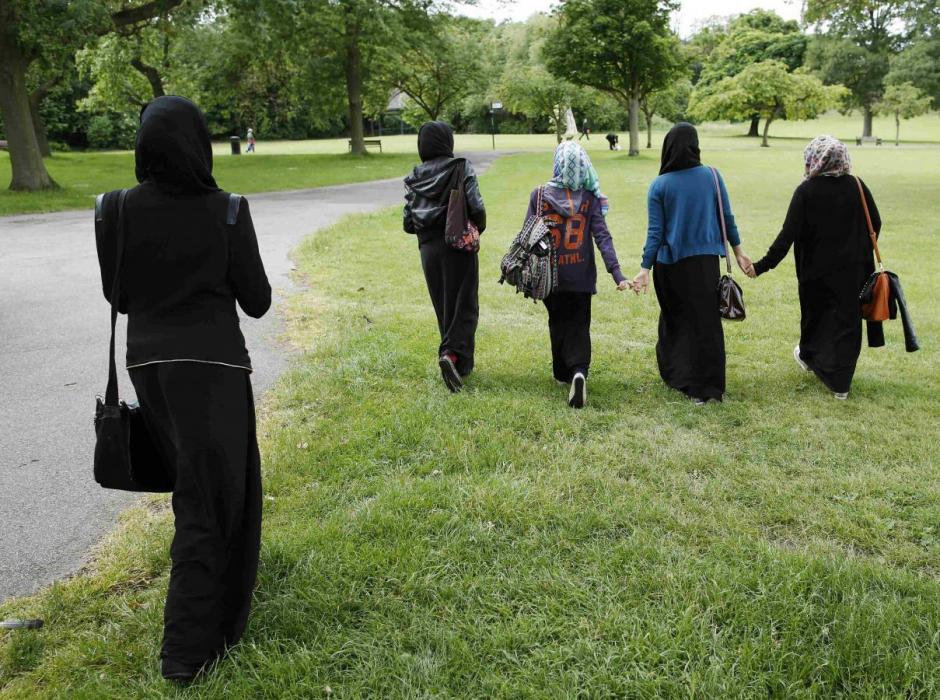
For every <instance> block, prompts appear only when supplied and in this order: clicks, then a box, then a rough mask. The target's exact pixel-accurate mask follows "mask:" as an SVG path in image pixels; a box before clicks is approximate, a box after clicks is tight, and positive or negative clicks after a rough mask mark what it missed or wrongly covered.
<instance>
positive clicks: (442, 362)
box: [437, 352, 463, 394]
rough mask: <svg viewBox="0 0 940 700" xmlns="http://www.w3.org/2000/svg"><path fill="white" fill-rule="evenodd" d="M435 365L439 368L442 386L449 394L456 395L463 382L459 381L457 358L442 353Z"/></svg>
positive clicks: (450, 354)
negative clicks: (448, 390) (442, 379)
mask: <svg viewBox="0 0 940 700" xmlns="http://www.w3.org/2000/svg"><path fill="white" fill-rule="evenodd" d="M437 364H438V366H439V367H440V368H441V377H443V378H444V384H445V385H446V386H447V388H448V389H450V391H451V393H454V394H456V393H457V392H458V391H460V390H461V389H462V388H463V380H461V379H460V372H458V371H457V356H456V355H454V354H453V353H451V352H445V353H442V354H441V356H440V357H439V358H438V360H437Z"/></svg>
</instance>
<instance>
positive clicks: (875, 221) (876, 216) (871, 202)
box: [859, 178, 881, 238]
mask: <svg viewBox="0 0 940 700" xmlns="http://www.w3.org/2000/svg"><path fill="white" fill-rule="evenodd" d="M859 182H861V183H862V189H863V190H864V191H865V199H866V200H868V213H869V214H871V225H872V228H874V229H875V235H876V236H877V237H879V238H880V237H881V214H880V213H879V212H878V205H877V204H875V198H874V197H872V196H871V190H869V189H868V185H866V184H865V183H864V182H862V180H861V178H859Z"/></svg>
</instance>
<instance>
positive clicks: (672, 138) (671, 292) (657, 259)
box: [633, 122, 751, 405]
mask: <svg viewBox="0 0 940 700" xmlns="http://www.w3.org/2000/svg"><path fill="white" fill-rule="evenodd" d="M719 196H720V197H721V202H722V206H721V209H720V208H719V205H718V197H719ZM648 209H649V226H648V229H647V238H646V245H645V247H644V249H643V261H642V263H641V269H640V272H639V274H638V275H637V276H636V277H635V278H634V280H633V289H634V291H635V292H636V293H637V294H639V293H641V292H646V290H647V289H648V287H649V273H650V270H651V269H652V270H653V284H654V287H655V290H656V299H657V300H658V301H659V310H660V314H659V340H658V342H657V343H656V360H657V363H658V365H659V373H660V376H661V377H662V378H663V381H664V382H665V383H666V384H667V385H668V386H670V387H672V388H673V389H676V390H678V391H681V392H682V393H684V394H685V395H686V396H688V397H689V398H690V399H691V400H692V401H693V402H694V403H695V404H697V405H702V404H705V403H706V402H708V401H721V400H722V397H723V395H724V392H725V337H724V330H723V329H722V327H721V316H720V314H719V311H718V280H719V276H720V268H719V265H720V261H721V258H722V257H724V256H725V255H726V254H727V248H726V246H725V242H724V236H723V235H722V229H721V220H720V218H719V217H720V214H719V212H720V210H723V212H724V223H725V226H726V228H727V231H728V241H729V243H730V244H731V247H732V248H733V250H734V254H735V257H736V258H737V261H738V265H739V266H740V267H741V269H742V270H745V271H746V270H748V269H750V266H751V260H750V258H748V256H747V255H746V254H745V253H744V251H743V250H742V249H741V238H740V236H739V235H738V229H737V226H736V225H735V223H734V215H733V214H732V213H731V201H730V200H729V198H728V191H727V189H725V184H724V181H723V180H722V179H721V175H720V174H719V173H718V171H717V170H714V171H713V169H712V168H708V167H705V166H703V165H702V162H701V158H700V153H699V146H698V133H697V132H696V131H695V127H694V126H692V125H691V124H687V123H684V122H682V123H679V124H676V125H675V126H674V127H673V128H672V129H670V131H669V133H668V134H666V139H665V141H664V142H663V151H662V159H661V166H660V170H659V177H657V178H656V179H655V180H654V181H653V183H652V185H650V191H649V196H648Z"/></svg>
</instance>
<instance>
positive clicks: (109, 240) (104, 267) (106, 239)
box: [95, 192, 118, 304]
mask: <svg viewBox="0 0 940 700" xmlns="http://www.w3.org/2000/svg"><path fill="white" fill-rule="evenodd" d="M114 195H115V193H114V192H108V193H107V194H103V195H101V196H100V197H99V198H98V199H96V200H95V245H96V247H97V248H98V267H99V268H100V270H101V291H102V292H103V293H104V298H105V299H107V301H108V303H109V304H110V303H111V286H112V285H113V284H114V269H115V266H116V265H117V236H116V234H117V221H116V219H117V201H118V198H117V197H116V196H114Z"/></svg>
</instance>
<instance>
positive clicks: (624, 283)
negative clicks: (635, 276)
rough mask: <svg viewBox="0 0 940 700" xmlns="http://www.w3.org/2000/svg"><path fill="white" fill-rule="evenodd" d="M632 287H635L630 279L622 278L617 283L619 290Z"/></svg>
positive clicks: (622, 290)
mask: <svg viewBox="0 0 940 700" xmlns="http://www.w3.org/2000/svg"><path fill="white" fill-rule="evenodd" d="M632 288H633V283H632V282H631V281H630V280H621V281H620V282H618V283H617V291H618V292H625V291H627V290H628V289H632Z"/></svg>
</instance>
